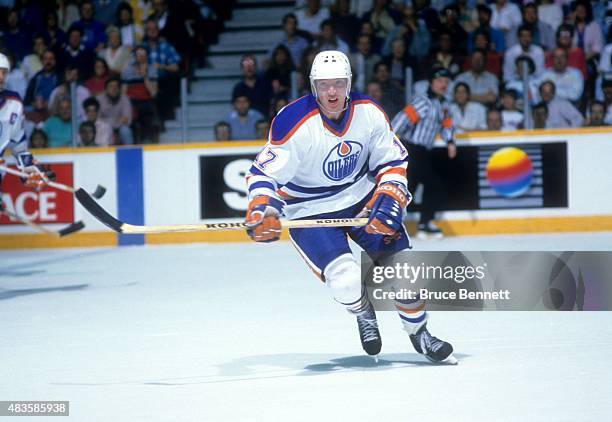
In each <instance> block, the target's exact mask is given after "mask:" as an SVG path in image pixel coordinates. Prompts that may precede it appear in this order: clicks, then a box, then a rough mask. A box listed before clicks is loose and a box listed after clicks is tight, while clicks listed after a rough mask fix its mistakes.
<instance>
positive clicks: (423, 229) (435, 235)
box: [416, 221, 444, 240]
mask: <svg viewBox="0 0 612 422" xmlns="http://www.w3.org/2000/svg"><path fill="white" fill-rule="evenodd" d="M416 237H417V239H420V240H425V239H441V238H442V237H444V234H443V233H442V230H440V228H439V227H438V226H436V225H435V224H434V223H433V222H432V221H430V222H429V223H427V224H423V223H419V225H418V226H417V236H416Z"/></svg>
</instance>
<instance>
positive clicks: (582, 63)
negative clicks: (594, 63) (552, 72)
mask: <svg viewBox="0 0 612 422" xmlns="http://www.w3.org/2000/svg"><path fill="white" fill-rule="evenodd" d="M573 37H574V27H573V26H572V25H561V26H560V27H559V28H558V29H557V47H559V48H562V49H564V50H565V51H566V52H567V64H568V66H570V67H573V68H574V69H578V70H579V71H580V72H581V73H582V76H583V77H584V78H586V77H587V76H588V74H587V66H586V60H585V58H584V53H583V51H582V50H581V49H580V48H578V47H572V39H573ZM552 54H553V52H552V51H547V52H546V67H547V68H549V67H552V64H553V60H552Z"/></svg>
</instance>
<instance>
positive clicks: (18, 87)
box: [0, 51, 28, 135]
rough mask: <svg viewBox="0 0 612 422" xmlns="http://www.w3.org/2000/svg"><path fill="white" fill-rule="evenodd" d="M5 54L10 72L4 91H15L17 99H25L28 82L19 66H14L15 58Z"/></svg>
mask: <svg viewBox="0 0 612 422" xmlns="http://www.w3.org/2000/svg"><path fill="white" fill-rule="evenodd" d="M5 54H6V56H7V58H8V60H9V64H10V66H11V67H10V69H11V71H10V72H9V74H8V75H6V80H5V86H6V89H8V90H9V91H15V92H16V93H17V94H19V98H23V97H25V93H26V89H27V88H28V80H27V79H26V77H25V74H24V73H23V71H22V70H21V68H19V66H15V56H13V53H12V52H10V51H7V52H6V53H5ZM0 135H1V133H0Z"/></svg>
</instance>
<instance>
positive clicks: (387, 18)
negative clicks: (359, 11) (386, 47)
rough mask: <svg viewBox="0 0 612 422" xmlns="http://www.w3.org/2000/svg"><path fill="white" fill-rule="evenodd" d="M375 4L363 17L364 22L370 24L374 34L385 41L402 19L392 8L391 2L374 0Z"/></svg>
mask: <svg viewBox="0 0 612 422" xmlns="http://www.w3.org/2000/svg"><path fill="white" fill-rule="evenodd" d="M373 3H374V5H373V6H372V9H371V10H370V11H369V12H367V13H366V14H364V15H363V17H362V20H364V21H368V22H370V23H371V24H372V26H373V27H374V34H375V35H376V36H377V37H378V38H380V39H383V40H384V39H385V38H387V35H388V34H389V32H391V31H392V30H393V29H395V27H396V26H397V25H398V24H399V23H400V22H401V20H402V17H401V16H400V15H399V13H398V12H396V11H395V10H393V9H392V8H391V6H390V1H389V0H374V2H373Z"/></svg>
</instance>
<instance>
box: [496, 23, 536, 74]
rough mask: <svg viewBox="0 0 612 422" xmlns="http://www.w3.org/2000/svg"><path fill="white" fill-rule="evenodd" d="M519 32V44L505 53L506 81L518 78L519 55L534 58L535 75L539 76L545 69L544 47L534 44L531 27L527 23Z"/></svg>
mask: <svg viewBox="0 0 612 422" xmlns="http://www.w3.org/2000/svg"><path fill="white" fill-rule="evenodd" d="M517 34H518V44H515V45H514V46H512V47H510V48H509V49H508V50H507V51H506V54H505V55H504V81H505V82H508V81H511V80H513V79H517V76H518V75H517V73H516V66H515V63H516V58H517V57H519V56H528V57H530V58H531V60H533V64H534V66H535V67H534V74H535V76H539V75H540V74H541V73H542V71H543V70H544V50H542V47H539V46H537V45H534V44H533V34H532V31H531V28H530V27H529V26H527V25H521V26H520V27H519V29H518V30H517Z"/></svg>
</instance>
